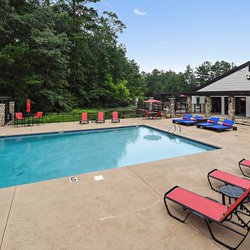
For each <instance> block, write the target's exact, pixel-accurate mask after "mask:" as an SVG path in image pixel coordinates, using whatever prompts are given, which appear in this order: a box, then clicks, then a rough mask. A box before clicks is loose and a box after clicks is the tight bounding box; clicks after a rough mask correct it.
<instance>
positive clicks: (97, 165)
mask: <svg viewBox="0 0 250 250" xmlns="http://www.w3.org/2000/svg"><path fill="white" fill-rule="evenodd" d="M213 149H215V147H211V146H208V145H205V144H201V143H198V142H195V141H191V140H187V139H185V138H182V137H179V136H176V135H173V134H169V133H165V132H162V131H159V130H155V129H152V128H149V127H146V126H137V127H135V126H134V127H123V128H114V129H102V130H88V131H79V132H67V133H60V134H59V133H54V134H39V135H29V136H16V137H3V138H0V159H1V161H0V187H9V186H15V185H20V184H25V183H32V182H37V181H42V180H49V179H55V178H59V177H65V176H70V175H76V174H82V173H89V172H94V171H99V170H104V169H110V168H118V167H122V166H128V165H134V164H138V163H144V162H150V161H156V160H161V159H166V158H171V157H176V156H182V155H189V154H194V153H199V152H203V151H208V150H213Z"/></svg>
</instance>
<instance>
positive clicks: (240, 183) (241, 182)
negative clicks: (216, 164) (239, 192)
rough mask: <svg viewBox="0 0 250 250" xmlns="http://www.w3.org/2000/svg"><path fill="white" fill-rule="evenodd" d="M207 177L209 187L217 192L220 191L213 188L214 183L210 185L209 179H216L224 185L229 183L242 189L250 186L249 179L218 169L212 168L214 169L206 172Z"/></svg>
mask: <svg viewBox="0 0 250 250" xmlns="http://www.w3.org/2000/svg"><path fill="white" fill-rule="evenodd" d="M207 179H208V182H209V185H210V186H211V188H212V189H213V190H214V191H216V192H219V193H220V190H219V189H215V188H214V185H212V182H211V179H216V180H217V181H221V182H223V183H224V184H226V185H227V184H230V185H233V186H237V187H240V188H242V189H244V190H246V189H249V188H250V180H246V179H243V178H240V177H238V176H236V175H233V174H229V173H227V172H223V171H220V170H218V169H214V170H212V171H210V172H209V173H208V174H207Z"/></svg>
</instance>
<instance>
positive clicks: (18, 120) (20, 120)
mask: <svg viewBox="0 0 250 250" xmlns="http://www.w3.org/2000/svg"><path fill="white" fill-rule="evenodd" d="M18 124H24V117H23V113H22V112H16V113H15V122H14V125H17V127H18Z"/></svg>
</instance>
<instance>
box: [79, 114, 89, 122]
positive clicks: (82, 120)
mask: <svg viewBox="0 0 250 250" xmlns="http://www.w3.org/2000/svg"><path fill="white" fill-rule="evenodd" d="M87 123H89V119H88V113H87V112H83V113H82V118H81V120H80V122H79V124H87Z"/></svg>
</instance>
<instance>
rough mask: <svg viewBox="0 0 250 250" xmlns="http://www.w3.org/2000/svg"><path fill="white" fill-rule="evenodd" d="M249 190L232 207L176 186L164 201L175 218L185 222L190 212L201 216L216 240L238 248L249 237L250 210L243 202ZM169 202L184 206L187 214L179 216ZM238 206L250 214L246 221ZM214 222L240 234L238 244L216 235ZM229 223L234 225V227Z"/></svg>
mask: <svg viewBox="0 0 250 250" xmlns="http://www.w3.org/2000/svg"><path fill="white" fill-rule="evenodd" d="M249 191H250V188H249V189H247V190H246V191H245V192H244V193H243V194H242V195H241V196H240V198H239V199H237V200H236V201H235V202H234V203H233V204H232V205H231V206H230V207H227V206H225V205H223V204H221V203H219V202H217V201H215V200H213V199H211V198H208V197H203V196H200V195H198V194H195V193H193V192H191V191H188V190H186V189H183V188H181V187H178V186H175V187H173V188H172V189H170V190H169V191H167V192H166V193H165V195H164V203H165V206H166V209H167V212H168V214H169V215H170V216H171V217H173V218H174V219H176V220H179V221H180V222H185V221H186V219H187V218H188V217H189V215H190V214H193V215H196V216H199V217H200V218H202V219H203V220H204V221H205V223H206V225H207V227H208V230H209V232H210V234H211V236H212V238H213V240H214V241H216V242H217V243H219V244H221V245H222V246H224V247H226V248H229V249H237V248H238V247H239V246H240V245H241V243H242V242H243V241H244V239H245V238H246V237H247V234H248V232H249V229H250V227H249V226H248V224H249V222H250V220H248V218H249V216H250V211H249V210H248V209H247V208H246V207H245V206H244V204H243V201H244V200H245V199H246V197H247V196H248V193H249ZM167 202H172V203H175V204H177V205H179V206H180V207H182V208H183V211H184V212H185V216H184V217H183V218H181V217H180V216H178V217H177V215H174V214H173V213H172V212H171V211H170V209H169V206H168V204H167ZM238 207H240V208H241V209H242V210H243V209H244V210H245V211H247V213H248V214H249V216H248V217H247V220H248V221H247V222H246V221H245V220H246V218H245V217H244V219H243V218H242V216H240V214H241V211H238V210H237V208H238ZM171 210H174V209H171ZM213 223H215V224H217V225H219V226H220V227H222V228H224V229H226V230H229V231H231V232H233V233H235V234H238V235H239V236H240V237H241V240H240V241H239V242H238V244H237V245H236V246H230V245H229V244H227V243H226V242H225V241H222V240H221V239H219V238H218V237H216V236H215V234H214V231H213V229H212V227H211V225H212V224H213ZM229 225H232V226H233V228H232V227H230V226H229Z"/></svg>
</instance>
